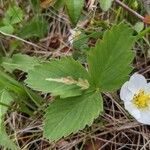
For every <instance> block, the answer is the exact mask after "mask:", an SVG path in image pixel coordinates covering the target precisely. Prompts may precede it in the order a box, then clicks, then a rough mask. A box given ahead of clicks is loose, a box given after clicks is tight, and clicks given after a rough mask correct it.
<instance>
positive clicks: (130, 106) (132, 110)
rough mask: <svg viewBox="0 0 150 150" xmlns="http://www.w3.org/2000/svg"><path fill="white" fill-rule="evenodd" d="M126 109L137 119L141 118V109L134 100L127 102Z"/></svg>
mask: <svg viewBox="0 0 150 150" xmlns="http://www.w3.org/2000/svg"><path fill="white" fill-rule="evenodd" d="M124 105H125V109H126V110H127V111H128V112H129V113H130V114H131V115H132V116H133V117H134V118H135V119H136V120H138V119H140V118H141V114H140V111H139V109H138V108H137V107H136V106H135V105H134V104H133V103H132V102H125V103H124Z"/></svg>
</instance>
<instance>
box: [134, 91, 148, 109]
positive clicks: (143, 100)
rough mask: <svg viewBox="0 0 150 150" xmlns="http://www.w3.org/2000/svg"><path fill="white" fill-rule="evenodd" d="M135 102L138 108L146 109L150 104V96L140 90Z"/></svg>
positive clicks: (135, 96)
mask: <svg viewBox="0 0 150 150" xmlns="http://www.w3.org/2000/svg"><path fill="white" fill-rule="evenodd" d="M133 102H134V104H135V105H136V106H137V107H138V108H142V109H143V108H146V107H148V104H149V102H150V95H148V94H146V93H145V92H144V91H143V90H140V91H139V93H138V94H135V95H134V97H133Z"/></svg>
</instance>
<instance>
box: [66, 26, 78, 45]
mask: <svg viewBox="0 0 150 150" xmlns="http://www.w3.org/2000/svg"><path fill="white" fill-rule="evenodd" d="M70 33H71V34H70V36H69V37H68V40H69V43H70V44H71V45H72V44H73V41H74V40H77V39H78V38H79V36H80V34H81V31H80V30H78V29H77V28H74V29H71V30H70Z"/></svg>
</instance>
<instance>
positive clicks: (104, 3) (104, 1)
mask: <svg viewBox="0 0 150 150" xmlns="http://www.w3.org/2000/svg"><path fill="white" fill-rule="evenodd" d="M112 2H113V0H99V3H100V6H101V8H102V10H103V11H107V10H109V8H110V7H111V5H112Z"/></svg>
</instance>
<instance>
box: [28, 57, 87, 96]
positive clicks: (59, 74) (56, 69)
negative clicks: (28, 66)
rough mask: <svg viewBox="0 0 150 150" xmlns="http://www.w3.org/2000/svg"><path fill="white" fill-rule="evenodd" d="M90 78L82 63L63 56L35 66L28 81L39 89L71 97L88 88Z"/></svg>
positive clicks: (32, 86) (29, 84)
mask: <svg viewBox="0 0 150 150" xmlns="http://www.w3.org/2000/svg"><path fill="white" fill-rule="evenodd" d="M88 80H89V75H88V73H87V71H86V70H85V68H84V67H83V66H82V65H80V63H78V62H77V61H75V60H73V59H72V58H62V59H61V60H52V61H51V62H47V63H42V64H41V65H39V66H37V67H34V69H32V70H30V71H29V73H28V77H27V80H26V83H27V84H28V86H30V87H31V88H33V89H35V90H38V91H43V92H45V93H49V92H51V93H52V94H53V95H60V96H61V97H69V96H77V95H80V94H81V93H82V91H83V90H85V89H88V88H89V82H88Z"/></svg>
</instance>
